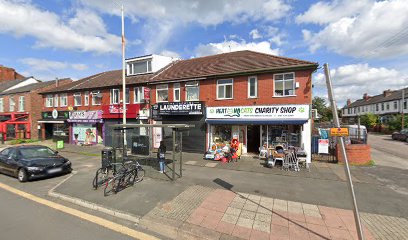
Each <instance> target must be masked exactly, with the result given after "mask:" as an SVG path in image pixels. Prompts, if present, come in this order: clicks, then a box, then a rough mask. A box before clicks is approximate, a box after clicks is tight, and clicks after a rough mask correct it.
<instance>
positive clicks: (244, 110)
mask: <svg viewBox="0 0 408 240" xmlns="http://www.w3.org/2000/svg"><path fill="white" fill-rule="evenodd" d="M220 118H221V119H225V118H237V119H239V118H245V119H248V118H249V119H259V118H261V119H266V118H268V119H270V118H273V119H297V120H307V119H309V105H265V106H237V107H207V119H220Z"/></svg>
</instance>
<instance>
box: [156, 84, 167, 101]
mask: <svg viewBox="0 0 408 240" xmlns="http://www.w3.org/2000/svg"><path fill="white" fill-rule="evenodd" d="M167 101H169V88H168V86H167V84H163V85H157V86H156V102H167Z"/></svg>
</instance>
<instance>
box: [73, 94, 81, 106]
mask: <svg viewBox="0 0 408 240" xmlns="http://www.w3.org/2000/svg"><path fill="white" fill-rule="evenodd" d="M81 105H82V96H81V93H79V92H78V93H74V106H81Z"/></svg>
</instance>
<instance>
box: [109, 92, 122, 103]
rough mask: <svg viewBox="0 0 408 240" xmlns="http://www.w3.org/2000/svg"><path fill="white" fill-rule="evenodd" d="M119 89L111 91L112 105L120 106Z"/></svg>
mask: <svg viewBox="0 0 408 240" xmlns="http://www.w3.org/2000/svg"><path fill="white" fill-rule="evenodd" d="M119 99H120V97H119V89H111V91H110V104H119V101H120V100H119Z"/></svg>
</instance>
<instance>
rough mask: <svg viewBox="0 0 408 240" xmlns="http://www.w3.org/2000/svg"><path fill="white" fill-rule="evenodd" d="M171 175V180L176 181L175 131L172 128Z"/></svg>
mask: <svg viewBox="0 0 408 240" xmlns="http://www.w3.org/2000/svg"><path fill="white" fill-rule="evenodd" d="M172 132H173V173H172V180H173V181H174V180H176V144H175V143H176V131H175V130H174V128H173V131H172Z"/></svg>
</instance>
